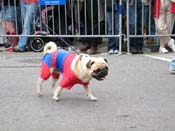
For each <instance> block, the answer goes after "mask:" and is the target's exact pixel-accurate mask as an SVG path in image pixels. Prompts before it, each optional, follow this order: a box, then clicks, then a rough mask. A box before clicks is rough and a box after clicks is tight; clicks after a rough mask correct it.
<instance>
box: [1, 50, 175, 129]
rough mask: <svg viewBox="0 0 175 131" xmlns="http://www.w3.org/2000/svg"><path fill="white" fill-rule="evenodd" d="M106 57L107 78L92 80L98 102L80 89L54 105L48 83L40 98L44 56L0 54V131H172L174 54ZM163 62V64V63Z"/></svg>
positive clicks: (174, 105)
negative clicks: (107, 65)
mask: <svg viewBox="0 0 175 131" xmlns="http://www.w3.org/2000/svg"><path fill="white" fill-rule="evenodd" d="M96 56H103V57H105V58H107V60H108V63H109V75H108V77H107V78H106V80H104V81H97V80H92V81H91V83H90V86H91V88H92V92H93V93H94V95H95V96H96V97H98V99H99V100H98V101H97V102H92V101H89V100H88V98H87V96H86V94H85V91H84V90H83V88H82V87H81V86H80V85H75V86H74V87H73V89H72V90H70V91H68V90H64V91H63V93H62V96H61V100H60V101H59V102H54V101H53V100H52V95H53V89H51V88H50V86H49V83H50V80H49V81H47V82H45V83H44V88H43V96H42V97H38V96H37V93H36V87H37V78H38V75H39V70H40V68H39V66H40V60H41V58H42V53H34V52H27V53H6V52H1V53H0V80H1V84H0V90H1V91H0V131H174V130H175V124H174V122H175V115H174V114H175V102H174V100H175V76H174V75H172V74H170V73H169V71H168V66H169V61H170V60H171V58H172V56H173V54H172V53H170V54H166V55H160V54H156V53H155V54H149V55H143V54H141V55H128V54H123V55H120V56H116V55H107V54H106V53H103V54H98V55H96ZM163 58H164V59H163Z"/></svg>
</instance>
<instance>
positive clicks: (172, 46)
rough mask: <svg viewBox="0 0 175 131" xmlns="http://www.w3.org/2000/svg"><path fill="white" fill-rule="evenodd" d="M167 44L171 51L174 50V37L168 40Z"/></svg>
mask: <svg viewBox="0 0 175 131" xmlns="http://www.w3.org/2000/svg"><path fill="white" fill-rule="evenodd" d="M168 46H169V47H170V48H171V49H172V51H173V52H175V45H174V39H171V40H170V41H169V42H168Z"/></svg>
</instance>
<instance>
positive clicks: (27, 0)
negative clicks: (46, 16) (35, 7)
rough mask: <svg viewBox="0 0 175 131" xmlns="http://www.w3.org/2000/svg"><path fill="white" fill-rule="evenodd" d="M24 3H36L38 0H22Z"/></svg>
mask: <svg viewBox="0 0 175 131" xmlns="http://www.w3.org/2000/svg"><path fill="white" fill-rule="evenodd" d="M23 1H24V2H26V3H31V4H37V3H38V0H23Z"/></svg>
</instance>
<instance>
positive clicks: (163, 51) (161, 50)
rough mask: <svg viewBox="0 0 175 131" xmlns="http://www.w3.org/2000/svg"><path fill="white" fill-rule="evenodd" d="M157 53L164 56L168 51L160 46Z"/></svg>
mask: <svg viewBox="0 0 175 131" xmlns="http://www.w3.org/2000/svg"><path fill="white" fill-rule="evenodd" d="M159 53H160V54H165V53H168V50H167V49H166V48H165V47H162V46H160V48H159Z"/></svg>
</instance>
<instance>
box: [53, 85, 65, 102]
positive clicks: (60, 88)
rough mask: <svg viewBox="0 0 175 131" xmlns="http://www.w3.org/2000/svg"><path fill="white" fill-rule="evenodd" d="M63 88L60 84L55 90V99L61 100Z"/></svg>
mask: <svg viewBox="0 0 175 131" xmlns="http://www.w3.org/2000/svg"><path fill="white" fill-rule="evenodd" d="M62 90H63V88H62V87H61V86H58V87H57V89H56V90H55V92H54V96H53V100H54V101H59V97H60V94H61V92H62Z"/></svg>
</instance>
